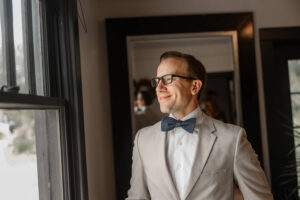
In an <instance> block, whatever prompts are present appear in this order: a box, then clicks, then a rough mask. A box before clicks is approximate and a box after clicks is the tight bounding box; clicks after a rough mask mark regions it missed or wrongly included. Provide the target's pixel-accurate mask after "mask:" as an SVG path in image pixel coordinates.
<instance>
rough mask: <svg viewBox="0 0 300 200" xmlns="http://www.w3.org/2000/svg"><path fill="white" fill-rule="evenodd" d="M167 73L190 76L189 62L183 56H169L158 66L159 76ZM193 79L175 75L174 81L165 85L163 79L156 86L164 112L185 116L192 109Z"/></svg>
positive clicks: (161, 108)
mask: <svg viewBox="0 0 300 200" xmlns="http://www.w3.org/2000/svg"><path fill="white" fill-rule="evenodd" d="M166 74H176V75H181V76H189V75H188V73H187V63H186V61H185V60H184V59H182V58H167V59H165V60H163V61H162V62H161V63H160V64H159V66H158V68H157V75H156V76H157V77H161V76H163V75H166ZM191 91H192V81H190V80H186V79H181V78H178V77H173V82H172V83H171V84H168V85H164V84H163V83H162V81H160V82H159V84H158V85H157V87H156V93H157V98H158V102H159V104H160V110H161V112H162V113H172V114H173V115H174V116H175V117H176V118H178V117H177V116H179V117H181V116H185V115H186V114H188V112H189V111H190V110H191V106H194V105H192V99H193V98H194V96H195V95H193V94H192V92H191Z"/></svg>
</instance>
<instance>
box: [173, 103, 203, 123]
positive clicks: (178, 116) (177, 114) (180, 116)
mask: <svg viewBox="0 0 300 200" xmlns="http://www.w3.org/2000/svg"><path fill="white" fill-rule="evenodd" d="M197 108H198V105H196V106H193V107H191V108H190V109H188V110H186V111H185V112H177V113H172V115H173V116H174V117H175V118H176V119H177V120H181V119H182V118H184V117H185V116H187V115H188V114H190V113H191V112H193V111H194V110H196V109H197Z"/></svg>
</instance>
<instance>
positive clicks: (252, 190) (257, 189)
mask: <svg viewBox="0 0 300 200" xmlns="http://www.w3.org/2000/svg"><path fill="white" fill-rule="evenodd" d="M233 172H234V178H235V182H236V183H237V185H238V186H239V188H240V190H241V192H242V194H243V197H244V200H273V195H272V193H271V191H270V187H269V184H268V182H267V179H266V176H265V173H264V171H263V170H262V168H261V166H260V162H259V161H258V159H257V155H256V153H255V152H254V150H253V149H252V147H251V144H250V143H249V141H248V140H247V137H246V133H245V130H244V129H240V131H239V133H238V137H237V141H236V148H235V157H234V168H233Z"/></svg>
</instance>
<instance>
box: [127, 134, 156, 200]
mask: <svg viewBox="0 0 300 200" xmlns="http://www.w3.org/2000/svg"><path fill="white" fill-rule="evenodd" d="M140 133H141V132H138V133H137V134H136V136H135V140H134V147H133V152H132V176H131V180H130V189H129V190H128V197H127V198H126V200H150V199H151V198H150V194H149V191H148V186H147V181H146V176H145V171H144V166H143V163H142V159H141V155H140V151H139V137H140Z"/></svg>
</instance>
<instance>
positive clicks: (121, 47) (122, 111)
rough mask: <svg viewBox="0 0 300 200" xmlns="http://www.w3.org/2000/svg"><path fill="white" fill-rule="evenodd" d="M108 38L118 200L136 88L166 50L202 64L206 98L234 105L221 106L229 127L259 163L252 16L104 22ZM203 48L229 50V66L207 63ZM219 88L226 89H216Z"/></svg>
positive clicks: (127, 169) (125, 175) (127, 165)
mask: <svg viewBox="0 0 300 200" xmlns="http://www.w3.org/2000/svg"><path fill="white" fill-rule="evenodd" d="M106 35H107V47H108V60H109V74H110V77H109V78H110V95H111V111H112V129H113V142H114V161H115V177H116V180H115V182H116V192H117V199H120V200H121V199H122V200H123V199H125V198H126V196H127V191H128V189H129V181H130V177H131V162H132V157H131V156H132V146H133V141H132V138H133V134H135V132H136V129H137V128H138V127H137V122H136V121H135V119H134V117H133V116H134V100H135V98H134V96H135V95H134V94H135V93H136V92H135V90H134V87H138V86H139V85H140V87H142V86H141V85H143V84H142V83H143V81H142V82H140V79H142V78H147V79H149V78H152V77H153V76H155V75H156V67H157V65H158V62H159V56H160V54H161V53H162V52H163V51H165V50H167V49H168V50H169V49H170V50H171V49H172V50H174V49H176V50H179V51H182V52H186V53H190V54H192V55H195V56H196V57H197V58H199V59H200V60H201V61H202V62H203V64H204V65H206V68H207V69H208V70H209V75H208V78H209V79H210V80H209V82H211V83H212V84H211V85H207V90H206V91H208V90H214V92H211V93H210V95H211V94H212V96H214V95H215V94H217V96H218V98H222V99H227V102H226V103H225V105H233V106H232V107H227V108H226V107H221V102H220V103H219V104H220V107H221V108H222V110H223V111H224V113H226V112H227V114H226V115H228V116H230V114H228V113H230V112H231V113H232V114H231V115H232V117H231V118H232V121H233V122H235V120H236V123H237V124H240V125H242V126H243V127H244V128H245V129H246V131H247V136H248V140H249V141H250V142H251V143H252V146H253V148H254V149H255V151H256V152H257V154H258V155H259V159H262V150H261V134H260V121H259V108H258V91H257V78H256V65H255V63H256V60H255V51H254V35H253V15H252V13H228V14H208V15H185V16H164V17H141V18H119V19H107V20H106ZM194 42H195V43H198V44H201V45H196V44H195V45H194ZM209 44H210V45H211V46H210V45H209ZM161 45H162V46H161ZM215 45H220V47H219V46H215ZM222 45H224V48H222ZM201 46H202V47H205V48H207V49H206V51H207V52H205V53H209V52H213V53H214V54H215V53H218V52H219V51H221V50H222V49H223V50H224V49H227V50H228V52H227V53H228V54H226V55H228V57H227V58H228V59H227V61H226V62H225V57H224V56H223V57H222V56H221V55H223V54H222V53H221V54H219V55H214V56H216V57H219V58H220V59H211V60H210V61H209V59H207V58H208V57H209V56H208V55H207V56H206V57H205V56H203V55H202V54H201V52H203V51H204V50H203V49H202V50H201V49H198V47H201ZM146 47H147V48H146ZM148 47H150V49H151V51H152V52H151V53H150V52H147V51H149V48H148ZM156 47H157V48H158V49H156ZM160 47H161V48H162V49H160V50H159V48H160ZM213 47H214V48H213ZM228 47H229V48H228ZM147 49H148V50H147ZM230 49H231V50H230ZM224 53H225V52H224ZM226 63H227V64H226ZM221 64H224V66H223V67H221V68H220V69H219V67H220V66H221ZM146 69H147V70H149V71H144V70H146ZM142 72H145V73H144V74H143V73H142ZM134 79H135V81H134ZM220 84H221V85H228V87H227V88H222V89H220V90H218V88H219V85H220ZM142 88H144V89H145V88H147V87H142ZM216 88H217V89H216ZM224 91H225V92H224ZM223 92H224V93H223ZM136 97H137V95H136ZM139 98H141V95H139ZM152 98H153V95H152ZM136 99H137V98H136ZM228 102H229V103H228ZM154 107H155V106H154ZM137 110H138V109H137ZM226 110H227V111H226ZM224 115H225V114H224ZM228 118H230V117H228ZM226 120H227V119H226ZM151 123H152V122H151Z"/></svg>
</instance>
